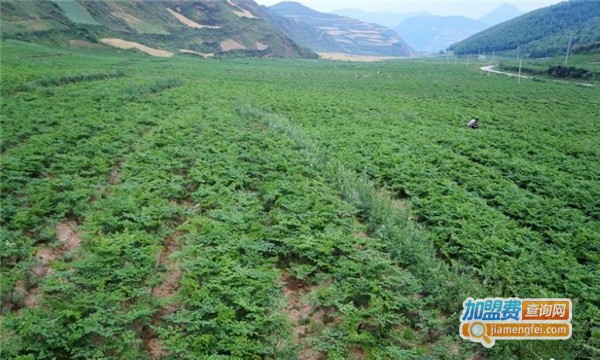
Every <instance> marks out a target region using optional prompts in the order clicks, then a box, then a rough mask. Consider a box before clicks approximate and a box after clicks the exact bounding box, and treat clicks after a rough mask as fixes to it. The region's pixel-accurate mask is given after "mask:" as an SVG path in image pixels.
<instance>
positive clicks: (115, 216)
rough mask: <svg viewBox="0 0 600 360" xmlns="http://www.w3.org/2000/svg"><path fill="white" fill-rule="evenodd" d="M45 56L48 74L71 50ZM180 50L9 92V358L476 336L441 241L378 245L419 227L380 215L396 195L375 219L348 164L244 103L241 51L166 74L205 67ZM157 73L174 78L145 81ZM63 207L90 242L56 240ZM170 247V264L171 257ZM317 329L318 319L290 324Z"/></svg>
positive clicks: (434, 346)
mask: <svg viewBox="0 0 600 360" xmlns="http://www.w3.org/2000/svg"><path fill="white" fill-rule="evenodd" d="M12 50H13V51H16V53H15V52H12V53H11V55H12V56H14V55H15V54H18V50H19V49H18V48H17V49H15V48H12ZM70 58H71V57H69V59H70ZM72 58H73V60H74V61H73V63H72V64H71V65H73V67H72V69H74V70H83V69H80V68H78V67H77V64H78V62H79V61H81V59H80V58H79V57H78V56H77V55H73V56H72ZM10 59H11V58H10V57H9V58H8V61H3V66H7V67H10V68H11V71H19V69H20V66H21V65H19V63H18V60H20V59H19V57H18V56H14V57H12V59H13V60H14V62H11V61H10ZM36 59H38V60H37V61H36V63H35V65H34V66H35V68H36V70H37V73H38V74H39V75H40V76H41V78H48V77H49V76H50V75H48V73H51V72H52V71H53V70H54V69H55V67H56V65H57V61H58V62H60V63H62V62H63V61H64V60H63V59H62V58H61V59H60V60H57V58H54V57H39V58H36ZM99 61H103V62H105V64H106V68H112V67H115V66H117V67H123V66H119V64H123V63H124V62H123V58H120V57H118V56H115V57H114V58H112V61H111V62H109V61H107V60H106V59H103V60H99ZM184 64H185V65H186V66H188V67H187V68H184V69H181V68H180V64H177V63H176V64H174V65H168V64H164V63H159V64H144V66H143V67H142V66H140V67H137V66H135V65H126V67H123V68H124V69H123V70H122V71H123V72H125V76H122V77H118V78H106V79H93V80H94V81H80V82H74V83H68V84H54V86H53V85H48V86H47V87H48V88H50V91H48V90H49V89H46V88H31V89H29V91H27V92H16V93H13V94H11V95H10V96H7V97H6V98H5V99H4V100H3V104H2V105H3V114H6V117H4V116H3V131H4V134H3V155H2V156H3V159H2V160H3V163H2V166H3V171H2V195H3V196H2V229H3V233H2V236H3V239H2V244H3V247H2V249H1V254H0V255H1V256H2V304H3V312H2V317H3V319H2V322H3V323H2V327H3V334H5V336H3V342H2V351H3V353H2V355H3V357H4V356H6V357H7V358H36V359H37V358H94V357H118V358H144V357H152V356H154V355H156V353H157V352H158V353H159V354H162V355H163V356H165V357H173V358H203V357H209V356H214V357H234V358H295V357H298V356H300V353H301V352H302V351H307V350H306V348H308V349H310V351H311V352H312V353H314V354H319V353H321V354H324V355H326V356H328V357H330V358H348V357H352V356H353V355H354V356H358V355H356V354H359V353H365V354H368V355H370V356H373V357H384V358H403V357H404V358H411V357H417V356H419V355H423V354H427V353H429V354H437V356H446V355H444V354H446V353H447V352H448V349H450V348H453V349H457V348H463V351H464V352H473V351H474V349H475V347H474V346H471V345H469V344H464V343H462V342H461V341H460V340H459V339H457V335H456V334H455V327H456V326H455V325H456V324H455V323H454V321H453V320H454V317H455V316H456V314H453V313H452V311H454V310H455V307H454V302H455V301H460V299H462V297H464V296H467V294H468V293H467V292H464V293H458V294H457V293H456V292H457V291H460V290H459V289H456V288H457V287H456V285H453V284H451V283H447V282H450V280H449V275H448V273H447V272H448V270H443V268H444V267H445V265H444V264H443V263H442V262H441V261H439V260H437V259H436V258H434V257H433V252H431V250H430V253H429V254H419V253H416V252H415V251H413V253H404V252H403V251H400V250H401V249H402V248H401V247H398V246H397V245H394V243H393V241H391V240H388V241H387V242H385V241H384V242H382V239H392V240H393V239H395V238H404V237H405V236H406V235H405V232H404V230H403V227H402V225H403V224H404V223H397V222H395V221H393V220H385V219H393V218H394V217H395V216H398V217H401V216H400V215H399V214H402V213H397V212H395V211H396V210H393V209H391V208H390V207H389V206H388V207H384V209H386V210H385V211H386V212H388V213H389V214H387V215H385V216H384V215H379V218H378V219H379V220H377V218H373V219H370V215H369V214H371V213H373V211H372V210H369V208H368V207H364V206H363V207H362V208H359V207H357V206H356V205H355V204H353V203H350V202H345V201H343V200H342V198H343V197H342V196H341V195H340V190H339V188H338V187H336V186H335V185H334V184H333V182H335V176H334V175H335V174H334V173H333V174H329V175H328V174H327V173H324V172H325V170H324V167H323V166H318V167H316V166H315V164H314V161H313V158H312V157H311V156H309V155H307V153H306V152H303V151H301V150H302V147H303V145H302V142H300V143H299V142H297V141H294V139H293V138H291V137H290V136H288V135H286V134H283V133H280V132H278V131H275V130H273V129H270V128H269V124H268V123H266V122H265V121H264V119H263V118H262V117H261V116H258V117H256V116H248V115H244V114H243V113H240V112H239V111H236V107H237V106H238V104H239V98H240V94H242V93H243V92H244V91H245V88H244V87H242V86H241V85H242V84H243V82H241V83H239V82H237V79H235V80H234V79H225V81H222V82H220V81H218V79H219V76H220V75H219V74H220V72H221V71H223V70H224V69H232V70H233V71H237V70H236V69H239V65H238V64H227V65H226V66H225V67H223V66H221V65H219V64H217V66H215V65H214V64H212V65H210V66H206V65H204V66H205V68H204V69H203V70H204V72H203V76H204V80H205V81H203V82H200V81H198V82H196V81H193V80H196V79H197V80H200V79H199V78H192V79H191V80H190V81H186V82H182V81H180V80H178V81H175V85H176V86H175V87H173V86H170V85H171V84H173V80H172V79H180V78H185V79H189V78H190V76H193V75H192V74H193V73H195V72H196V71H197V70H198V68H197V67H196V66H192V65H190V63H184ZM28 66H31V63H30V64H29V65H28ZM96 66H98V65H97V64H96ZM260 66H262V65H260ZM153 67H154V68H153ZM99 68H102V66H99ZM266 68H268V69H272V68H271V67H270V66H269V67H266ZM158 69H160V70H162V71H164V77H159V76H157V72H156V71H157V70H158ZM101 71H107V70H102V69H101ZM99 73H102V72H99ZM207 73H210V75H211V76H213V77H215V78H214V79H210V78H208V79H207V78H206V74H207ZM152 75H153V76H152ZM221 79H222V77H221ZM28 81H31V80H28ZM34 81H35V80H34ZM153 84H167V85H169V86H163V87H160V86H159V91H147V89H154V88H155V87H154V86H155V85H153ZM59 85H60V86H59ZM136 89H137V90H136ZM242 97H243V94H242ZM311 151H316V150H314V149H311ZM339 180H343V179H339ZM348 191H350V190H348ZM371 191H374V190H373V189H371ZM371 206H373V205H371ZM378 206H379V207H381V206H382V205H378ZM67 220H69V221H72V222H75V223H76V224H77V231H78V232H79V236H81V238H82V244H81V248H75V249H64V244H61V243H60V242H59V241H58V240H57V234H56V231H57V230H56V225H57V224H58V223H61V222H65V221H67ZM386 221H387V222H386ZM376 222H379V223H380V224H377V223H376ZM404 225H406V224H404ZM386 226H388V227H389V228H386ZM369 234H370V235H369ZM413 236H415V238H414V239H419V238H418V236H417V235H413ZM410 241H411V239H410V238H407V239H404V242H405V244H404V245H403V246H404V248H408V247H410ZM44 248H50V249H53V250H54V251H56V252H58V253H59V254H60V255H59V256H58V257H57V258H56V259H53V260H52V261H51V262H50V264H48V267H49V269H48V271H47V274H46V275H45V276H39V275H37V274H36V273H35V272H34V271H32V269H35V268H36V267H39V266H40V260H39V259H38V258H37V256H36V255H37V253H38V252H39V251H40V250H41V249H44ZM168 249H170V250H169V251H171V253H170V254H168V259H169V263H166V262H163V261H162V260H161V261H159V260H158V259H159V258H160V257H161V254H162V253H163V252H165V251H167V250H168ZM416 249H419V248H418V247H417V248H416ZM415 259H425V260H426V261H427V263H426V264H428V266H430V269H438V268H439V269H438V270H435V271H440V275H439V276H432V275H431V274H429V273H427V272H426V269H423V264H420V263H419V262H418V261H415ZM425 260H423V261H425ZM176 269H178V270H176ZM417 270H418V271H417ZM173 271H180V272H181V274H180V276H178V277H177V279H176V283H175V284H172V285H173V290H172V293H170V294H168V296H166V297H163V296H160V297H159V296H155V295H154V289H156V288H158V287H160V286H161V285H162V284H163V283H164V282H165V281H167V279H169V278H170V276H171V275H172V272H173ZM444 274H445V275H444ZM434 278H435V279H436V280H435V281H433V280H432V279H434ZM290 279H291V280H290ZM19 281H23V282H24V285H23V286H24V289H19V286H18V283H19ZM290 283H292V285H294V286H296V287H298V288H299V289H296V291H298V292H299V296H301V299H302V300H301V301H302V302H303V303H304V304H306V305H302V304H296V306H299V307H303V306H307V308H308V310H306V311H305V314H304V315H303V317H302V318H300V319H298V320H297V321H293V320H291V319H290V318H289V315H288V314H287V313H286V310H285V308H286V303H288V302H290V301H292V300H293V299H290V298H286V296H285V292H284V288H286V287H288V286H291V285H290ZM474 288H477V287H476V286H475V287H474ZM444 289H454V290H452V291H453V292H452V294H446V295H442V294H444ZM23 290H24V291H25V292H23ZM32 295H33V296H34V297H35V302H36V303H37V305H35V306H31V305H27V299H26V298H27V297H30V296H32ZM448 298H451V299H452V301H448ZM446 303H448V304H452V306H448V307H445V306H440V305H441V304H446ZM450 316H452V319H449V317H450ZM303 325H304V326H307V328H308V333H307V334H306V336H305V337H303V338H301V339H295V338H294V336H293V333H294V329H293V328H294V327H298V326H303ZM156 344H159V345H156ZM463 345H464V346H463ZM464 352H463V354H464ZM447 356H448V357H453V356H454V357H458V352H457V351H456V350H454V352H453V353H451V354H450V355H447Z"/></svg>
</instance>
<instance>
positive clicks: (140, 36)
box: [0, 0, 317, 57]
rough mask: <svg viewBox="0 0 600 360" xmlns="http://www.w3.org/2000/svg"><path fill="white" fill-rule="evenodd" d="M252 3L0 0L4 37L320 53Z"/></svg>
mask: <svg viewBox="0 0 600 360" xmlns="http://www.w3.org/2000/svg"><path fill="white" fill-rule="evenodd" d="M257 6H258V5H257V4H256V3H255V2H254V1H253V0H226V1H225V0H224V1H213V0H151V1H141V0H136V1H114V0H94V1H87V0H39V1H21V0H2V1H1V2H0V19H1V21H2V27H1V32H2V37H3V38H5V39H6V38H12V39H19V40H24V41H31V42H41V43H53V44H63V45H67V44H71V45H72V46H87V47H98V46H115V47H120V48H136V49H138V50H140V51H142V52H146V53H149V54H153V55H156V56H171V55H173V54H175V53H187V54H193V55H196V56H203V57H208V56H260V57H272V56H276V57H316V56H317V55H316V54H315V53H313V52H312V51H310V50H308V49H306V48H302V47H300V46H298V45H297V44H296V43H295V42H293V41H292V40H291V39H289V38H288V37H287V36H285V35H284V34H283V33H281V32H280V31H278V30H276V29H274V28H272V27H271V26H270V25H269V24H268V23H267V22H266V21H264V19H261V18H260V16H258V15H257V14H256V13H253V12H252V10H251V8H252V7H257ZM101 44H105V45H101Z"/></svg>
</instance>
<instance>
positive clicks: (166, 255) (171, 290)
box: [152, 237, 181, 299]
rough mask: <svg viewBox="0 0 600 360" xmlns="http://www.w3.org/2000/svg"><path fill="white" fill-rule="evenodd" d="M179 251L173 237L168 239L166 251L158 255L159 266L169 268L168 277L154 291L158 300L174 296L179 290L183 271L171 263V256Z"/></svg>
mask: <svg viewBox="0 0 600 360" xmlns="http://www.w3.org/2000/svg"><path fill="white" fill-rule="evenodd" d="M178 249H179V245H178V244H177V242H175V240H174V239H173V238H172V237H168V238H167V240H166V243H165V245H164V249H163V250H161V252H160V253H159V255H158V264H159V265H162V266H164V267H166V268H167V270H168V272H167V276H166V277H165V279H164V280H163V282H162V283H160V284H159V285H158V286H157V287H155V288H153V289H152V295H153V296H155V297H157V298H161V299H162V298H166V297H169V296H173V295H174V294H175V292H177V289H178V288H179V279H180V278H181V270H180V269H179V267H178V266H177V264H174V263H173V262H171V259H170V256H171V254H172V253H173V252H175V251H177V250H178Z"/></svg>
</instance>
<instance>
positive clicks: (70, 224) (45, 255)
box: [14, 220, 81, 308]
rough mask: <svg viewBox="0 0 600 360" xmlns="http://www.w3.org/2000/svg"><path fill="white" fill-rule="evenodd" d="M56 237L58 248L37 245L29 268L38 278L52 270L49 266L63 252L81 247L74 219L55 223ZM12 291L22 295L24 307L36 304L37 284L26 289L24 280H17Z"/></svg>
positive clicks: (31, 306)
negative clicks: (34, 262) (33, 259)
mask: <svg viewBox="0 0 600 360" xmlns="http://www.w3.org/2000/svg"><path fill="white" fill-rule="evenodd" d="M56 238H57V239H58V241H59V242H60V246H59V247H58V248H56V249H52V248H50V247H48V246H40V247H38V250H37V252H36V254H35V259H36V264H35V265H34V266H33V268H32V269H31V273H32V274H33V275H35V276H36V277H38V278H43V277H45V276H48V275H50V274H52V273H53V272H54V270H52V268H51V267H50V265H51V264H52V262H53V261H55V260H56V259H59V258H61V257H62V256H63V255H64V254H65V253H67V252H70V251H74V250H76V249H78V248H80V247H81V237H80V235H79V232H78V231H77V223H76V222H75V221H74V220H68V221H65V222H61V223H58V224H56ZM14 291H15V293H17V294H19V295H21V296H22V297H24V300H23V306H24V307H25V308H35V307H37V306H38V297H39V289H38V288H37V286H33V287H32V288H30V289H27V287H26V286H25V281H23V280H19V281H17V283H16V284H15V290H14Z"/></svg>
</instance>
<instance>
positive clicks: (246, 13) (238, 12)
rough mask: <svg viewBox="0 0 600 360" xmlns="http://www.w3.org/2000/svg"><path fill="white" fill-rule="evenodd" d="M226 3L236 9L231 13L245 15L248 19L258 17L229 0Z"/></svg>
mask: <svg viewBox="0 0 600 360" xmlns="http://www.w3.org/2000/svg"><path fill="white" fill-rule="evenodd" d="M227 3H228V4H229V5H231V6H233V7H234V8H236V9H237V10H234V11H233V13H234V14H236V15H237V16H239V17H245V18H248V19H258V17H257V16H255V15H254V14H252V13H251V12H250V11H248V10H246V9H242V8H241V7H239V6H238V5H237V4H234V3H233V2H232V1H231V0H227Z"/></svg>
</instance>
